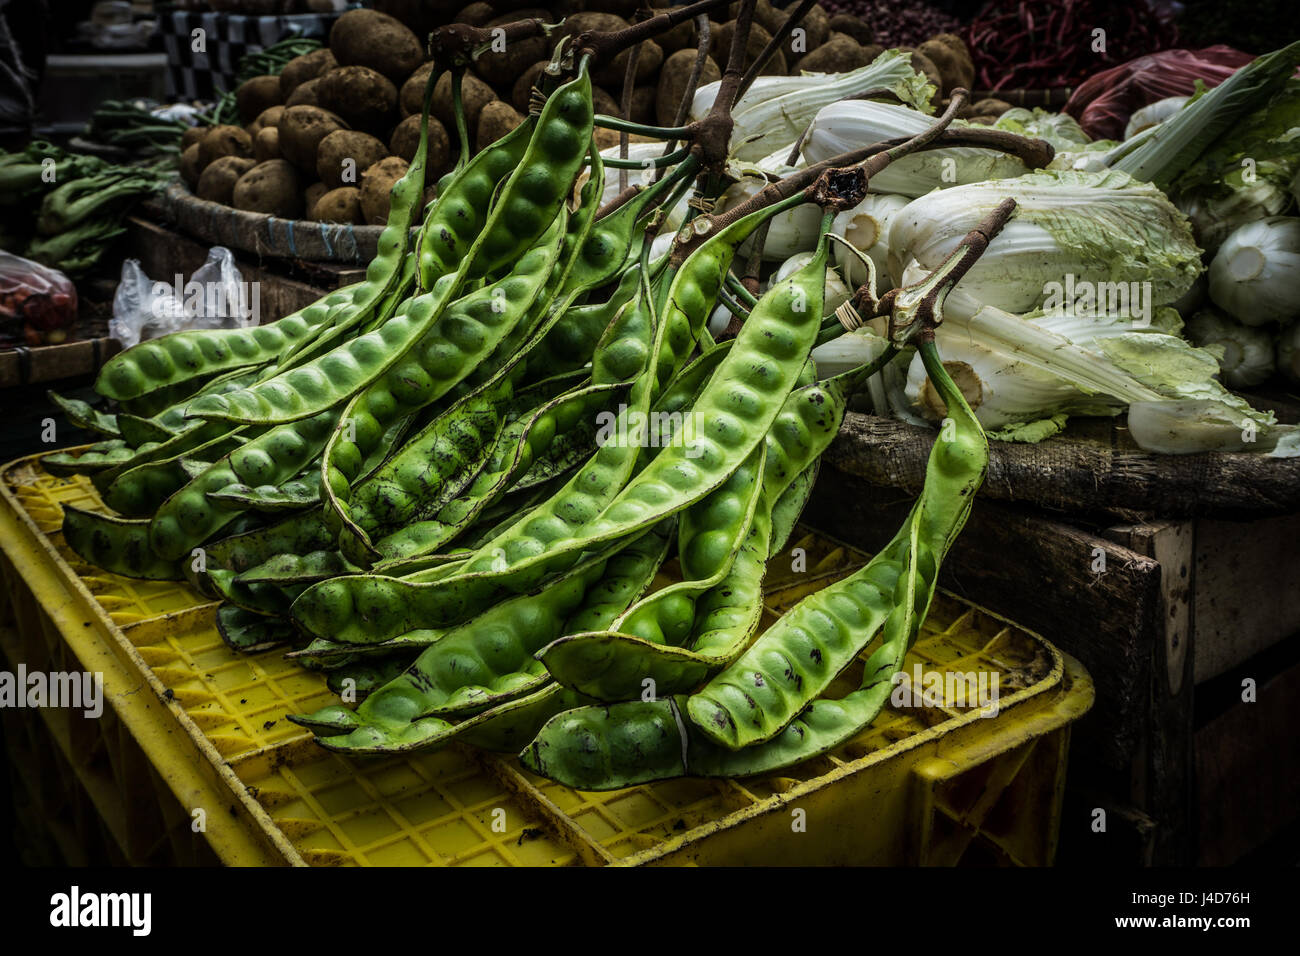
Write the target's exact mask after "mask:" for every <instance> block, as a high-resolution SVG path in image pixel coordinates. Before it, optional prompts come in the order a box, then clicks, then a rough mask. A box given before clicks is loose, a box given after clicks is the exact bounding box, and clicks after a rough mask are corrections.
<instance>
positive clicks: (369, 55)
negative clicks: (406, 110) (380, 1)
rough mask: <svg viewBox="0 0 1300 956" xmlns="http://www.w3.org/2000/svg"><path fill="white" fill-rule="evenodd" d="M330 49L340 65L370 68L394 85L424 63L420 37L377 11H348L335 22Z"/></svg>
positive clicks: (331, 33)
mask: <svg viewBox="0 0 1300 956" xmlns="http://www.w3.org/2000/svg"><path fill="white" fill-rule="evenodd" d="M330 50H332V51H333V53H334V58H335V59H336V60H338V62H339V64H340V65H341V66H365V67H369V68H370V69H372V70H374V71H375V72H377V73H382V74H383V75H384V76H385V77H387V78H388V79H389V80H390V81H391V82H393V83H401V82H402V81H403V80H405V79H406V78H407V77H408V76H410V75H411V74H412V73H413V72H415V70H416V68H417V67H418V66H419V65H420V64H421V63H423V62H424V47H423V46H422V45H421V43H420V40H419V38H417V37H416V35H415V34H414V33H412V32H411V30H410V29H409V28H407V27H406V26H405V25H404V24H403V23H402V22H401V21H400V20H396V19H394V18H393V17H390V16H388V15H387V14H385V13H380V12H379V11H377V10H349V11H348V12H347V13H345V14H343V16H341V17H339V18H338V19H337V20H335V21H334V26H333V27H332V28H331V29H330Z"/></svg>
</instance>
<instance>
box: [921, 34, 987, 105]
mask: <svg viewBox="0 0 1300 956" xmlns="http://www.w3.org/2000/svg"><path fill="white" fill-rule="evenodd" d="M916 52H917V53H920V54H921V55H922V56H926V57H928V58H929V59H930V60H931V61H932V62H933V63H934V65H935V67H936V68H937V69H938V70H939V75H940V77H942V79H943V90H942V92H943V93H944V95H947V94H949V93H951V92H952V91H953V90H955V89H956V88H957V87H959V86H960V87H963V88H965V89H967V90H969V89H970V88H971V85H972V84H973V83H974V82H975V64H973V63H972V62H971V58H970V56H969V55H967V56H963V55H962V53H961V52H960V51H958V50H955V49H954V48H953V47H952V46H950V45H948V44H947V43H940V42H939V41H937V40H926V41H925V42H924V43H922V44H921V45H920V46H919V47H917V48H916Z"/></svg>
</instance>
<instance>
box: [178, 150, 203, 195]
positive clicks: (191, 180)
mask: <svg viewBox="0 0 1300 956" xmlns="http://www.w3.org/2000/svg"><path fill="white" fill-rule="evenodd" d="M201 172H202V170H200V169H199V144H198V143H190V145H189V146H186V147H185V149H184V151H183V152H182V153H181V179H183V180H185V184H186V185H187V186H189V187H190V189H194V188H195V187H196V186H198V184H199V175H200V173H201Z"/></svg>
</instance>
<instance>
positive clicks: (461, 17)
mask: <svg viewBox="0 0 1300 956" xmlns="http://www.w3.org/2000/svg"><path fill="white" fill-rule="evenodd" d="M496 15H497V12H496V10H494V9H493V8H492V4H490V3H482V2H478V3H471V4H470V5H469V6H466V7H461V8H460V10H458V11H457V12H456V15H455V16H454V17H452V19H451V22H452V23H468V24H469V25H470V26H472V27H481V26H483V25H484V24H485V23H487V22H488V21H490V20H491V19H492V18H493V17H495V16H496Z"/></svg>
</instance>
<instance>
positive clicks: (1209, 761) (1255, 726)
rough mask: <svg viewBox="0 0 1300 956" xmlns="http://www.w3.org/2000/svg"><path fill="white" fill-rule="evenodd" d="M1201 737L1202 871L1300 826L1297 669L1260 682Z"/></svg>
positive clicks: (1198, 766)
mask: <svg viewBox="0 0 1300 956" xmlns="http://www.w3.org/2000/svg"><path fill="white" fill-rule="evenodd" d="M1256 694H1257V697H1256V701H1255V702H1254V703H1244V702H1243V703H1239V704H1237V705H1236V706H1235V707H1232V708H1230V709H1229V710H1227V711H1225V712H1224V713H1222V714H1220V715H1219V716H1218V717H1216V718H1215V719H1213V720H1211V721H1210V722H1209V723H1207V724H1206V725H1205V726H1204V727H1202V728H1201V729H1200V730H1198V731H1197V733H1196V738H1195V754H1196V783H1197V786H1196V792H1197V805H1198V807H1199V814H1198V815H1199V827H1198V829H1199V832H1200V852H1199V858H1198V862H1199V863H1200V864H1201V865H1203V866H1224V865H1227V864H1230V863H1234V862H1236V861H1237V860H1238V859H1240V857H1241V856H1243V855H1244V854H1245V853H1248V852H1249V851H1251V850H1253V849H1255V848H1257V847H1259V846H1261V845H1262V844H1263V843H1265V842H1266V841H1267V840H1268V839H1269V838H1270V837H1271V836H1273V835H1274V834H1275V833H1277V832H1278V831H1279V830H1282V829H1283V828H1285V827H1286V826H1288V825H1291V824H1294V823H1295V822H1296V820H1297V819H1298V818H1300V810H1298V808H1300V747H1297V746H1296V745H1295V728H1296V726H1297V724H1300V664H1293V665H1292V666H1290V667H1289V668H1287V669H1285V670H1284V671H1282V673H1280V674H1278V675H1277V676H1275V677H1273V678H1272V679H1270V680H1263V679H1260V680H1259V683H1258V685H1257V688H1256Z"/></svg>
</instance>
